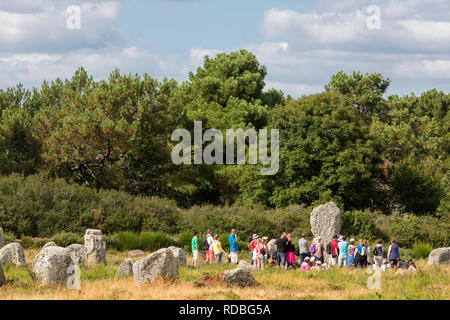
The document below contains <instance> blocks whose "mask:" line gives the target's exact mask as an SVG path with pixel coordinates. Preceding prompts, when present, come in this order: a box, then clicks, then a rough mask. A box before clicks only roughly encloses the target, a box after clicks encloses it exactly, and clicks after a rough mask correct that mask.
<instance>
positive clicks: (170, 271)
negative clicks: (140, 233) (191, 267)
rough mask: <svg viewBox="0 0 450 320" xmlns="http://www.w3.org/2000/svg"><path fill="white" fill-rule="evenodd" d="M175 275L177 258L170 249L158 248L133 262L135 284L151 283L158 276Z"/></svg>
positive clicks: (170, 276) (176, 272)
mask: <svg viewBox="0 0 450 320" xmlns="http://www.w3.org/2000/svg"><path fill="white" fill-rule="evenodd" d="M177 275H178V259H176V258H175V257H174V256H173V253H172V250H170V249H159V250H158V251H156V252H154V253H152V254H150V255H148V256H146V257H145V258H142V259H141V260H138V261H136V262H135V263H134V264H133V277H134V281H135V282H136V283H137V284H140V283H143V282H148V283H152V282H153V281H155V279H156V278H157V277H158V276H162V277H169V278H172V277H175V276H177Z"/></svg>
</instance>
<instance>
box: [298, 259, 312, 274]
mask: <svg viewBox="0 0 450 320" xmlns="http://www.w3.org/2000/svg"><path fill="white" fill-rule="evenodd" d="M309 260H310V258H309V257H305V259H303V262H302V264H301V266H300V270H301V271H309V270H310V269H311V267H310V261H309Z"/></svg>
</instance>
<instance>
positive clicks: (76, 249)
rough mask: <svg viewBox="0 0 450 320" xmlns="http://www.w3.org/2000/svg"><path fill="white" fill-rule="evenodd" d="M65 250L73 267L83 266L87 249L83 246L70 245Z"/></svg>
mask: <svg viewBox="0 0 450 320" xmlns="http://www.w3.org/2000/svg"><path fill="white" fill-rule="evenodd" d="M66 249H67V250H68V251H69V256H70V258H71V259H72V263H73V264H74V265H80V264H83V262H84V259H86V257H87V248H86V246H85V245H82V244H71V245H70V246H68V247H67V248H66Z"/></svg>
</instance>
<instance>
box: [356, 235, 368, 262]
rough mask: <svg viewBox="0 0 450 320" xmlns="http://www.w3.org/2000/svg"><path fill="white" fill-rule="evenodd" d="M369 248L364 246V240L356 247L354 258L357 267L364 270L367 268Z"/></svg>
mask: <svg viewBox="0 0 450 320" xmlns="http://www.w3.org/2000/svg"><path fill="white" fill-rule="evenodd" d="M366 250H367V247H366V245H365V244H364V240H363V239H359V244H358V245H357V246H356V249H355V253H354V257H355V266H356V267H357V266H360V267H361V268H364V267H365V266H367V257H366Z"/></svg>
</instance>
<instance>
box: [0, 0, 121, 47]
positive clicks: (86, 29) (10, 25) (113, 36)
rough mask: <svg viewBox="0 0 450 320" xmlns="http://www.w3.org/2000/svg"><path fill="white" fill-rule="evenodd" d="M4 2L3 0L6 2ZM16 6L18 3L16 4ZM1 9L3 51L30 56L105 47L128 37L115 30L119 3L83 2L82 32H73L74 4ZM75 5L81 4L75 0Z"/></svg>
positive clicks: (64, 2)
mask: <svg viewBox="0 0 450 320" xmlns="http://www.w3.org/2000/svg"><path fill="white" fill-rule="evenodd" d="M2 1H3V0H2ZM14 3H15V2H14ZM14 3H13V2H11V1H8V2H7V3H2V5H1V6H0V39H2V40H1V41H0V52H9V53H30V52H39V51H40V52H51V51H69V50H77V49H81V48H103V47H107V46H108V45H112V44H118V43H122V42H123V41H124V39H125V35H124V34H123V33H122V32H121V31H119V30H117V29H116V28H115V27H114V23H115V20H116V18H117V16H118V14H119V9H120V6H119V3H118V2H117V1H104V2H95V3H94V2H80V3H79V6H80V8H81V29H79V30H69V29H68V28H67V20H68V18H69V17H70V14H68V13H67V7H68V6H69V5H70V4H73V3H74V1H68V0H61V1H49V0H48V1H40V2H39V1H38V2H37V4H34V3H33V2H31V1H25V2H24V3H23V4H22V5H15V4H14ZM75 3H77V2H76V1H75Z"/></svg>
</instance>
